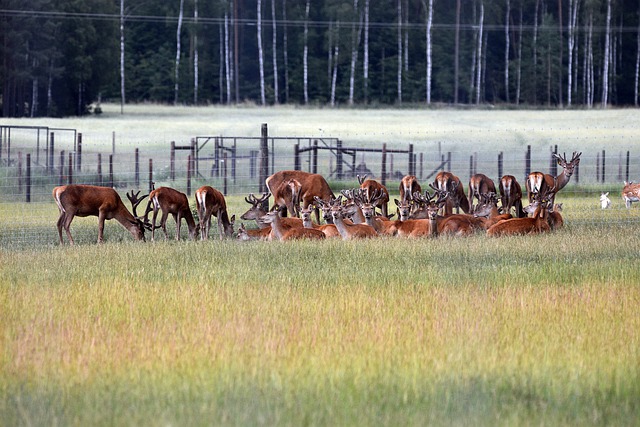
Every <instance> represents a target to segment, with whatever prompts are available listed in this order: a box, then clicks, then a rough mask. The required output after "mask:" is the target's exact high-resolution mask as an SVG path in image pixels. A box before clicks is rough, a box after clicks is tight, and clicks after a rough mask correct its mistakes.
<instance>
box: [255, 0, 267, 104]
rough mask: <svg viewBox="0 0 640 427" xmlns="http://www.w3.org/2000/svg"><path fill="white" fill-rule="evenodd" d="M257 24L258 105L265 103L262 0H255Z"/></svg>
mask: <svg viewBox="0 0 640 427" xmlns="http://www.w3.org/2000/svg"><path fill="white" fill-rule="evenodd" d="M257 16H258V18H257V19H258V20H257V26H258V68H259V71H260V105H266V103H267V100H266V98H265V94H264V53H263V51H262V0H258V1H257Z"/></svg>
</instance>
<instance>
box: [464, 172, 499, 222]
mask: <svg viewBox="0 0 640 427" xmlns="http://www.w3.org/2000/svg"><path fill="white" fill-rule="evenodd" d="M487 193H496V185H495V184H494V183H493V180H492V179H491V178H489V177H488V176H486V175H485V174H482V173H477V174H475V175H473V176H472V177H471V178H470V179H469V210H470V211H471V212H473V211H474V207H473V201H474V199H478V202H480V195H481V194H487Z"/></svg>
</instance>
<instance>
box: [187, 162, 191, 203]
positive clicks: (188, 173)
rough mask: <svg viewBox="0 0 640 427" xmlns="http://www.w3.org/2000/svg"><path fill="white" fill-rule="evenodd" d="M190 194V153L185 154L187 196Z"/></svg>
mask: <svg viewBox="0 0 640 427" xmlns="http://www.w3.org/2000/svg"><path fill="white" fill-rule="evenodd" d="M190 195H191V154H189V155H188V156H187V196H190Z"/></svg>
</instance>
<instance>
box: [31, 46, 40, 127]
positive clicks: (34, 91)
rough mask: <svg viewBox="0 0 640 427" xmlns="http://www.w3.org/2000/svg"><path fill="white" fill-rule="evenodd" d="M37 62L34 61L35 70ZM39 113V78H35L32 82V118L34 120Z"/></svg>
mask: <svg viewBox="0 0 640 427" xmlns="http://www.w3.org/2000/svg"><path fill="white" fill-rule="evenodd" d="M36 65H37V61H36V59H35V58H34V59H33V68H34V69H35V68H36ZM37 112H38V78H37V77H34V78H33V80H32V81H31V112H30V116H31V117H32V118H33V117H35V116H36V114H37Z"/></svg>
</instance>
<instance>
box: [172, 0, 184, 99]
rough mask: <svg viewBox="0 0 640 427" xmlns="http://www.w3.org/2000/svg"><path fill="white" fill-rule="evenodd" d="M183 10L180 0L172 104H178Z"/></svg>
mask: <svg viewBox="0 0 640 427" xmlns="http://www.w3.org/2000/svg"><path fill="white" fill-rule="evenodd" d="M183 12H184V0H180V11H179V12H178V29H177V31H176V72H175V86H174V95H173V104H174V105H177V104H178V91H179V90H178V89H179V85H180V83H179V77H180V33H181V32H182V14H183Z"/></svg>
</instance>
